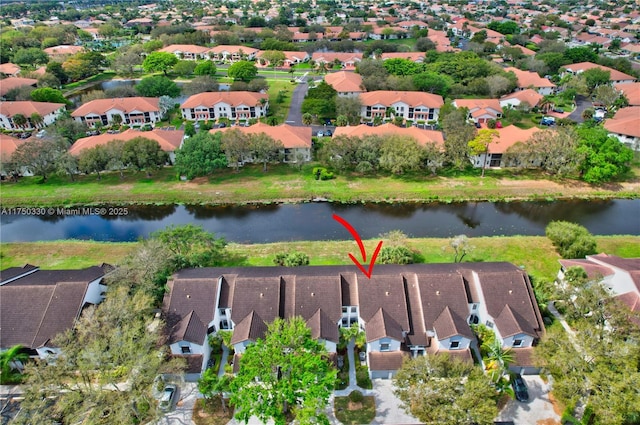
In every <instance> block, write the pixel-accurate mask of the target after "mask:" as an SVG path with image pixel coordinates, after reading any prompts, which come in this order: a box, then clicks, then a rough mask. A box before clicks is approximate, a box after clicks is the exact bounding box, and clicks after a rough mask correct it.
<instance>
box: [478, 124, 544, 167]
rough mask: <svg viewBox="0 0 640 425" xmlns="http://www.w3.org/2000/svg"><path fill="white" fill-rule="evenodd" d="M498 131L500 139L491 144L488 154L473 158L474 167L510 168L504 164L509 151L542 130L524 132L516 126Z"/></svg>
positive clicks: (534, 128) (530, 129) (536, 128)
mask: <svg viewBox="0 0 640 425" xmlns="http://www.w3.org/2000/svg"><path fill="white" fill-rule="evenodd" d="M496 131H497V132H498V136H499V137H497V138H496V139H495V141H494V142H492V143H490V144H489V148H488V151H487V153H486V154H484V153H482V154H480V155H475V156H472V157H471V163H472V164H473V166H474V167H478V168H481V167H482V164H483V162H484V166H485V167H505V166H508V165H509V164H506V163H505V162H504V154H505V153H506V152H507V150H508V149H509V148H510V147H511V146H513V145H515V144H516V143H526V142H527V140H529V139H530V138H531V136H533V135H534V134H535V133H537V132H538V131H542V130H541V129H540V128H538V127H532V128H529V129H526V130H524V129H521V128H519V127H516V126H515V125H509V126H507V127H504V128H498V129H496Z"/></svg>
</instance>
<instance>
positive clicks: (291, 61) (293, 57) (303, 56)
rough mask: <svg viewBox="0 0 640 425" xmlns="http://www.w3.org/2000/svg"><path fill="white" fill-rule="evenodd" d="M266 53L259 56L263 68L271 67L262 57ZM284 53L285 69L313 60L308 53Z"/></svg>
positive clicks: (260, 53) (283, 63) (283, 64)
mask: <svg viewBox="0 0 640 425" xmlns="http://www.w3.org/2000/svg"><path fill="white" fill-rule="evenodd" d="M264 53H265V52H264V51H260V52H259V53H258V55H257V58H258V62H259V63H260V64H261V65H263V66H271V64H270V63H269V61H268V60H266V59H265V58H264V57H263V56H262V55H263V54H264ZM282 53H284V57H285V58H284V61H283V62H282V65H280V66H284V67H291V66H294V65H297V64H299V63H304V62H308V61H309V59H311V56H310V55H309V53H307V52H293V51H283V52H282Z"/></svg>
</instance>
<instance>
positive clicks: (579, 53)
mask: <svg viewBox="0 0 640 425" xmlns="http://www.w3.org/2000/svg"><path fill="white" fill-rule="evenodd" d="M562 55H563V56H564V57H565V59H566V60H567V61H569V63H580V62H593V63H596V62H598V54H597V53H596V52H594V51H593V49H592V48H590V47H572V48H570V49H567V50H565V51H564V53H563V54H562Z"/></svg>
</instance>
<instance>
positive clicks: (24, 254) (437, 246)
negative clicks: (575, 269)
mask: <svg viewBox="0 0 640 425" xmlns="http://www.w3.org/2000/svg"><path fill="white" fill-rule="evenodd" d="M379 240H380V239H377V238H376V239H370V240H365V241H364V245H365V247H366V249H367V250H373V249H374V247H375V245H376V244H377V243H378V241H379ZM596 241H597V243H598V249H597V250H598V252H606V253H608V254H613V255H618V256H621V257H626V258H635V257H640V237H638V236H596ZM470 242H471V245H472V246H474V247H475V248H474V249H473V250H472V251H471V252H470V253H469V255H467V257H466V258H465V260H466V261H483V262H489V261H508V262H511V263H513V264H515V265H517V266H523V267H524V269H525V270H526V271H527V272H528V273H529V274H531V275H533V276H534V278H536V279H538V280H544V281H551V280H553V279H554V278H555V276H556V274H557V272H558V270H559V267H560V265H559V263H558V259H559V258H560V257H559V256H558V255H557V254H556V253H555V250H554V248H553V246H552V245H551V242H550V241H549V240H548V239H547V238H546V237H542V236H512V237H479V238H471V240H470ZM406 244H407V246H408V247H410V248H411V249H413V250H415V251H417V252H419V253H420V255H421V256H422V258H424V262H425V263H450V262H452V261H453V251H452V250H451V248H449V239H446V238H415V239H407V242H406ZM136 245H137V243H112V242H91V241H71V240H69V241H51V242H23V243H11V242H10V243H3V244H1V245H0V262H1V264H2V268H3V269H5V268H7V267H18V266H22V265H24V264H26V263H29V264H35V265H38V266H40V267H42V268H43V269H66V268H70V269H78V268H83V267H89V266H94V265H97V264H100V263H102V262H106V263H110V264H118V263H119V262H120V261H121V260H122V259H123V258H124V257H125V256H126V255H127V254H128V253H130V252H131V251H133V250H134V249H135V248H136ZM229 251H230V252H231V254H233V255H234V257H235V258H238V259H239V260H238V261H237V264H238V265H245V266H272V265H273V259H274V257H275V256H276V254H278V253H281V252H291V251H299V252H303V253H305V254H307V255H308V256H309V258H310V264H311V265H340V264H349V265H350V264H351V262H350V260H349V257H348V256H347V253H349V252H352V253H357V252H358V246H357V245H356V243H355V242H354V241H353V240H347V241H298V242H277V243H268V244H237V243H231V244H229Z"/></svg>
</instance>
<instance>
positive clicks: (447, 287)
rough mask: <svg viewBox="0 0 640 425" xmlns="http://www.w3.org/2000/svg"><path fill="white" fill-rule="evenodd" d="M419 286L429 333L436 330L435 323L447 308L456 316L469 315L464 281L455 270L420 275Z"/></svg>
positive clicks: (464, 316) (425, 322)
mask: <svg viewBox="0 0 640 425" xmlns="http://www.w3.org/2000/svg"><path fill="white" fill-rule="evenodd" d="M418 285H419V290H420V300H421V303H422V312H423V314H424V324H425V327H426V329H427V331H429V330H432V329H434V328H435V322H436V320H437V319H438V317H439V316H440V315H441V314H442V311H443V310H444V308H445V307H448V308H449V309H450V310H451V311H452V312H453V313H455V314H456V316H459V317H463V318H466V317H467V316H468V315H469V302H468V300H467V292H466V290H465V284H464V280H463V279H462V276H461V275H460V274H459V273H457V271H455V269H454V270H451V271H449V272H448V273H447V272H445V271H444V270H443V271H442V272H440V273H433V274H422V273H420V274H418ZM438 336H439V335H438Z"/></svg>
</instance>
